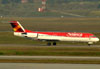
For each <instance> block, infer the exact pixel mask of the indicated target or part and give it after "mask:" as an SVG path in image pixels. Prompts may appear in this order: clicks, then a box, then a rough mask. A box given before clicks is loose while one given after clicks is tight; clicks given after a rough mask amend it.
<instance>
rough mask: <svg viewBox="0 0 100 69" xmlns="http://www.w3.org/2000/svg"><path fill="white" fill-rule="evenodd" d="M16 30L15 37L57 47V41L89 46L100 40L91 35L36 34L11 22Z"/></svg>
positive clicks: (68, 33) (16, 22)
mask: <svg viewBox="0 0 100 69" xmlns="http://www.w3.org/2000/svg"><path fill="white" fill-rule="evenodd" d="M10 24H11V26H12V27H13V30H14V35H16V36H21V37H27V38H32V39H34V40H41V41H47V42H48V43H47V44H48V45H51V43H52V44H53V45H56V42H57V41H73V42H75V41H76V42H87V43H88V44H89V45H91V44H93V43H94V42H98V41H99V38H97V37H96V36H94V35H93V34H91V33H75V32H36V31H30V30H26V29H24V28H23V27H22V25H21V24H20V23H19V22H18V21H10Z"/></svg>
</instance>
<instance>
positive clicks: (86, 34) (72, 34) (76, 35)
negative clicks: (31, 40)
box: [26, 30, 94, 38]
mask: <svg viewBox="0 0 100 69" xmlns="http://www.w3.org/2000/svg"><path fill="white" fill-rule="evenodd" d="M26 32H28V33H38V34H44V35H51V36H64V37H84V38H89V37H91V36H94V35H93V34H91V33H74V32H34V31H30V30H26Z"/></svg>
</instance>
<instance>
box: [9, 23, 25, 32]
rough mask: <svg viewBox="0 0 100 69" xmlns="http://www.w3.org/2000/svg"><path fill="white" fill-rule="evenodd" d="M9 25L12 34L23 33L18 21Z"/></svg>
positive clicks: (23, 30)
mask: <svg viewBox="0 0 100 69" xmlns="http://www.w3.org/2000/svg"><path fill="white" fill-rule="evenodd" d="M10 24H11V26H12V28H13V30H14V32H25V29H24V28H23V27H22V25H21V24H20V23H19V22H18V21H10Z"/></svg>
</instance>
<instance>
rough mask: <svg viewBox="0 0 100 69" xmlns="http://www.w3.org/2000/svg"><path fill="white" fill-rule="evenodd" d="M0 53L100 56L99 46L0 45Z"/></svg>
mask: <svg viewBox="0 0 100 69" xmlns="http://www.w3.org/2000/svg"><path fill="white" fill-rule="evenodd" d="M0 55H25V56H100V48H99V47H70V46H69V47H66V46H65V47H61V46H60V47H47V46H28V45H27V46H14V45H13V46H0Z"/></svg>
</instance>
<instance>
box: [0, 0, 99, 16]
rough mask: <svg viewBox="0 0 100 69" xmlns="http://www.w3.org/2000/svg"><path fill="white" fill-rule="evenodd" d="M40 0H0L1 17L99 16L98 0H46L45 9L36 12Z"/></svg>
mask: <svg viewBox="0 0 100 69" xmlns="http://www.w3.org/2000/svg"><path fill="white" fill-rule="evenodd" d="M41 6H42V0H28V1H27V3H22V2H21V0H0V16H1V17H61V16H64V17H100V0H47V4H46V6H47V10H46V11H45V12H38V8H41Z"/></svg>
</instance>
